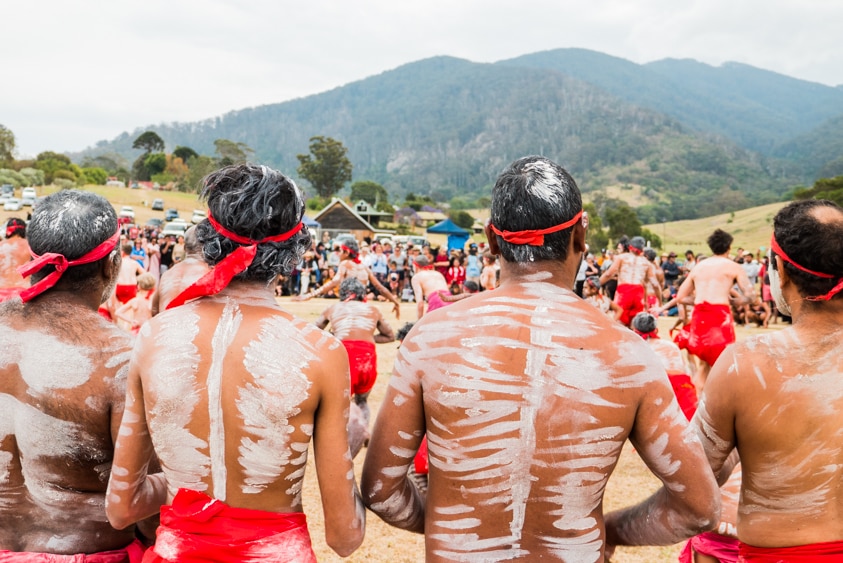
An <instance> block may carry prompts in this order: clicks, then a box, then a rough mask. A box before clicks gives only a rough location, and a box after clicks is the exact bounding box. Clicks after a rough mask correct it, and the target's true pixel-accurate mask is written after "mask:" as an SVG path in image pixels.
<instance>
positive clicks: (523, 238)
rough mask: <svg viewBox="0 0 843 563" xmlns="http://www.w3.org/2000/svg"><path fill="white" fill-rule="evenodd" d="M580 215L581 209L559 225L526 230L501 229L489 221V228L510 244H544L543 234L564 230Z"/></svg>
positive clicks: (574, 222) (575, 221) (577, 219)
mask: <svg viewBox="0 0 843 563" xmlns="http://www.w3.org/2000/svg"><path fill="white" fill-rule="evenodd" d="M580 217H582V209H580V211H579V213H577V214H576V215H574V217H573V218H572V219H571V220H570V221H565V222H564V223H562V224H561V225H556V226H555V227H548V228H547V229H538V230H528V231H501V230H498V228H497V227H495V226H494V225H492V224H491V223H489V228H490V229H492V232H494V233H495V234H496V235H498V236H501V237H503V240H505V241H506V242H509V243H512V244H527V245H530V246H542V245H544V235H549V234H551V233H555V232H557V231H564V230H565V229H567V228H568V227H571V226H573V225H575V224H576V223H577V221H579V220H580Z"/></svg>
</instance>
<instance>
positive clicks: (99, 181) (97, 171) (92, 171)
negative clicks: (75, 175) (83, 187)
mask: <svg viewBox="0 0 843 563" xmlns="http://www.w3.org/2000/svg"><path fill="white" fill-rule="evenodd" d="M107 179H108V172H106V171H105V170H103V169H102V168H99V167H88V168H83V169H82V181H83V182H85V183H86V184H94V185H97V186H102V185H104V184H105V181H106V180H107Z"/></svg>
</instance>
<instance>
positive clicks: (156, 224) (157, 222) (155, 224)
mask: <svg viewBox="0 0 843 563" xmlns="http://www.w3.org/2000/svg"><path fill="white" fill-rule="evenodd" d="M163 224H164V219H162V218H161V217H152V218H151V219H149V220H148V221H147V222H146V225H145V226H147V227H152V228H153V229H160V228H161V225H163Z"/></svg>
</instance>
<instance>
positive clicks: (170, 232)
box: [158, 221, 190, 238]
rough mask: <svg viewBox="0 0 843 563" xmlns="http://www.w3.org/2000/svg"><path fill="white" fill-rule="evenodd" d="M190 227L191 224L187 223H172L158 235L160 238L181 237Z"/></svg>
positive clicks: (165, 226)
mask: <svg viewBox="0 0 843 563" xmlns="http://www.w3.org/2000/svg"><path fill="white" fill-rule="evenodd" d="M188 227H190V223H188V222H187V221H170V222H169V223H167V224H166V225H164V228H163V229H162V230H161V233H160V234H159V235H158V236H159V237H161V238H163V237H168V236H174V237H180V236H184V232H185V231H186V230H187V229H188Z"/></svg>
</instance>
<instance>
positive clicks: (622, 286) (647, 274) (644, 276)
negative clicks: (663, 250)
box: [600, 237, 661, 326]
mask: <svg viewBox="0 0 843 563" xmlns="http://www.w3.org/2000/svg"><path fill="white" fill-rule="evenodd" d="M643 252H644V238H643V237H632V239H631V240H630V241H629V252H624V253H623V254H619V255H618V256H616V257H615V260H614V261H613V262H612V265H611V266H609V269H608V270H606V271H605V272H603V274H601V276H600V284H601V285H603V284H605V283H606V282H608V281H609V280H610V279H611V278H612V277H614V276H615V274H617V276H618V288H617V290H616V292H615V303H617V305H618V306H619V307H620V308H621V312H620V313H619V314H618V316H617V320H619V321H620V322H621V323H623V324H624V325H625V326H630V325H631V323H632V319H633V318H635V315H637V314H638V313H640V312H641V311H643V310H644V306H645V304H646V302H647V291H648V290H649V291H652V292H653V293H655V294H656V295H661V285H660V284H659V280H658V279H657V278H656V267H655V265H654V264H651V263H650V261H649V260H647V257H646V256H643Z"/></svg>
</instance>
